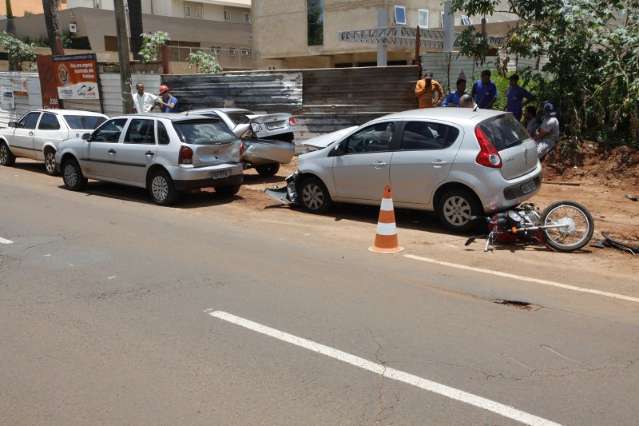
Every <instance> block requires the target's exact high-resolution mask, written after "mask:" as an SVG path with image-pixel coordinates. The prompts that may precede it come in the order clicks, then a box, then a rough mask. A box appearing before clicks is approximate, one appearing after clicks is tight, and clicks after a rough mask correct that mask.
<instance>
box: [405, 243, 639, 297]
mask: <svg viewBox="0 0 639 426" xmlns="http://www.w3.org/2000/svg"><path fill="white" fill-rule="evenodd" d="M404 257H405V258H407V259H413V260H419V261H421V262H427V263H433V264H435V265H441V266H448V267H449V268H456V269H463V270H465V271H472V272H480V273H482V274H490V275H495V276H498V277H502V278H510V279H513V280H519V281H525V282H529V283H535V284H541V285H545V286H549V287H557V288H561V289H564V290H570V291H576V292H579V293H587V294H594V295H596V296H604V297H609V298H611V299H617V300H625V301H626V302H634V303H639V297H633V296H626V295H624V294H618V293H611V292H608V291H602V290H595V289H593V288H586V287H577V286H575V285H570V284H562V283H558V282H555V281H549V280H542V279H539V278H532V277H526V276H523V275H515V274H509V273H508V272H500V271H493V270H492V269H484V268H475V267H474V266H467V265H460V264H458V263H450V262H444V261H441V260H435V259H430V258H428V257H421V256H415V255H412V254H405V255H404Z"/></svg>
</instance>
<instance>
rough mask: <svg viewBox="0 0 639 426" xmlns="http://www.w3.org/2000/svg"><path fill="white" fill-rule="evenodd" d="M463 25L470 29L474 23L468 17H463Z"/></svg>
mask: <svg viewBox="0 0 639 426" xmlns="http://www.w3.org/2000/svg"><path fill="white" fill-rule="evenodd" d="M461 24H462V25H465V26H467V27H468V26H470V25H473V22H472V21H471V20H470V18H469V17H468V16H466V15H462V16H461Z"/></svg>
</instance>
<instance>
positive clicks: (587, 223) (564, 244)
mask: <svg viewBox="0 0 639 426" xmlns="http://www.w3.org/2000/svg"><path fill="white" fill-rule="evenodd" d="M541 222H542V225H543V226H544V227H547V228H544V235H545V237H546V244H548V245H549V246H550V247H551V248H553V249H554V250H557V251H561V252H572V251H576V250H580V249H582V248H584V247H585V246H586V245H587V244H588V243H589V242H590V240H591V239H592V235H593V234H594V232H595V222H594V220H593V219H592V216H591V215H590V212H589V211H588V210H587V209H586V208H585V207H584V206H582V205H581V204H579V203H575V202H574V201H558V202H556V203H553V204H551V205H549V206H548V207H546V209H545V210H544V211H543V213H542V214H541Z"/></svg>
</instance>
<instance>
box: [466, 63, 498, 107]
mask: <svg viewBox="0 0 639 426" xmlns="http://www.w3.org/2000/svg"><path fill="white" fill-rule="evenodd" d="M471 95H472V96H473V99H475V103H476V104H477V106H478V107H479V108H482V109H492V107H493V104H494V103H495V100H496V99H497V86H495V83H493V82H492V81H490V71H489V70H483V71H482V72H481V79H480V80H477V81H476V82H475V84H473V90H472V92H471Z"/></svg>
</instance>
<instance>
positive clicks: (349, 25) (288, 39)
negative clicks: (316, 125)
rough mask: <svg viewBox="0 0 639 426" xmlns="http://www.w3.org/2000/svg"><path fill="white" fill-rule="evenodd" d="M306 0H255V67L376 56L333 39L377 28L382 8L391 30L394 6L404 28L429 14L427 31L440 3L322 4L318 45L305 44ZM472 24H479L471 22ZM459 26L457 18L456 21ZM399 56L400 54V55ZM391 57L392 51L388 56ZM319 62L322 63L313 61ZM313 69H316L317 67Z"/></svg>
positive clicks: (405, 54) (376, 0) (500, 17)
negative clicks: (401, 11) (399, 8)
mask: <svg viewBox="0 0 639 426" xmlns="http://www.w3.org/2000/svg"><path fill="white" fill-rule="evenodd" d="M306 4H307V0H287V1H281V0H254V1H253V7H252V15H253V33H254V38H253V47H254V49H253V50H254V53H255V54H256V55H257V61H258V62H257V66H258V67H269V66H276V67H277V66H284V67H289V66H299V65H300V64H301V63H303V62H304V58H309V57H314V58H313V59H310V58H309V59H308V63H309V65H308V66H309V67H313V66H332V65H331V64H334V63H336V60H334V59H333V58H332V57H333V56H335V55H343V54H361V53H363V52H369V53H371V52H375V51H376V46H375V45H364V44H359V43H345V42H342V41H340V40H339V39H338V33H339V32H341V31H350V30H364V29H372V28H376V27H377V10H378V9H379V8H386V9H387V11H388V15H389V20H388V22H387V26H392V25H393V24H394V22H393V10H394V7H393V6H394V5H403V6H405V7H406V16H407V25H408V26H410V27H416V26H417V24H418V16H419V9H428V10H429V26H430V27H431V28H439V27H441V12H442V9H443V6H442V1H441V0H393V1H387V0H324V43H323V45H321V46H308V44H307V6H306ZM513 19H514V17H513V15H510V14H503V13H499V14H495V15H493V16H490V17H487V21H488V22H498V21H508V20H513ZM471 20H472V22H473V23H480V22H481V19H480V18H477V17H471ZM455 22H456V24H460V23H461V16H460V15H457V16H456V18H455ZM400 53H401V54H400ZM392 54H393V50H391V52H390V53H389V56H390V55H392ZM412 56H413V53H412V52H411V51H410V50H409V49H395V60H400V61H401V60H406V61H410V60H411V59H412ZM317 57H323V59H316V58H317ZM316 64H317V65H316Z"/></svg>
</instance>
